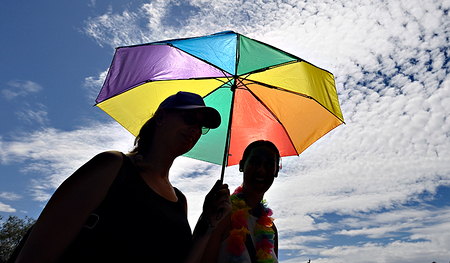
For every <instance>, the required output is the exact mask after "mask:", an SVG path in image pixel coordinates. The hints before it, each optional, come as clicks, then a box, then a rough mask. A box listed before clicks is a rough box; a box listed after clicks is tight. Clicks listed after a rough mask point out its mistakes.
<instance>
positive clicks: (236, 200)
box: [227, 186, 275, 263]
mask: <svg viewBox="0 0 450 263" xmlns="http://www.w3.org/2000/svg"><path fill="white" fill-rule="evenodd" d="M231 204H232V210H231V222H232V226H233V229H232V230H231V231H230V236H229V238H228V245H227V251H228V253H229V260H230V262H242V261H243V258H242V253H244V251H245V249H246V246H245V242H246V240H247V236H248V234H250V231H249V230H248V225H247V222H248V218H249V216H250V213H249V211H250V210H251V209H252V208H251V207H249V206H248V205H247V204H246V203H245V200H244V195H243V193H242V186H239V187H238V188H237V189H236V190H235V191H234V193H233V195H232V196H231ZM258 210H259V211H258ZM256 213H257V214H256V215H255V216H256V217H259V218H258V221H257V223H256V226H255V230H254V231H253V234H254V235H255V239H256V255H255V256H256V261H257V262H258V263H272V262H275V260H274V259H273V258H272V255H271V253H273V250H272V249H273V248H274V245H273V244H274V241H273V239H274V235H275V234H274V233H275V232H274V231H273V229H272V226H273V223H272V222H273V220H274V219H273V218H272V217H270V216H271V215H272V210H271V209H270V208H268V207H267V203H266V201H265V200H264V199H263V200H262V201H261V203H260V204H259V207H258V209H257V211H256Z"/></svg>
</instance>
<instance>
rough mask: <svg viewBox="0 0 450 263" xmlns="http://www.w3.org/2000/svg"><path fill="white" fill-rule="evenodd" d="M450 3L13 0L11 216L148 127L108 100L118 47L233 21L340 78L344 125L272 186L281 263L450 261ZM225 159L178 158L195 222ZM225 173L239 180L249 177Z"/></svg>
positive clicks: (3, 83)
mask: <svg viewBox="0 0 450 263" xmlns="http://www.w3.org/2000/svg"><path fill="white" fill-rule="evenodd" d="M449 9H450V1H448V0H441V1H431V0H422V1H418V0H403V1H400V0H399V1H369V0H361V1H344V0H341V1H327V0H325V1H323V0H316V1H298V0H297V1H289V0H286V1H270V0H267V1H264V0H251V1H230V0H215V1H205V0H192V1H170V0H156V1H143V0H142V1H130V2H129V3H127V4H124V3H123V1H112V0H110V1H101V2H100V1H98V2H97V1H95V0H91V1H86V0H80V1H42V0H37V1H25V0H18V1H1V2H0V36H1V39H2V41H1V43H2V48H1V49H0V118H1V119H0V120H1V121H0V123H1V125H0V215H1V216H3V217H4V218H5V217H6V218H7V217H8V216H9V215H17V216H19V217H21V218H23V217H25V215H27V216H31V217H33V218H37V217H38V216H39V213H40V212H41V210H42V208H43V206H44V205H45V204H46V201H47V200H48V198H49V197H50V196H51V194H52V193H53V192H54V190H55V188H56V187H57V186H58V185H59V184H60V183H61V182H62V181H63V180H64V179H65V178H67V177H68V176H69V175H70V174H71V173H72V172H73V171H74V170H75V169H77V168H78V167H79V166H80V165H82V164H83V163H84V162H86V161H87V160H89V159H90V158H91V157H92V156H94V155H95V154H97V153H99V152H101V151H104V150H111V149H116V150H121V151H124V152H127V151H128V150H130V149H131V147H132V143H133V137H132V136H131V135H130V134H129V133H128V132H127V131H125V129H123V128H122V127H121V126H120V125H118V124H116V123H115V122H114V121H113V120H112V119H111V118H110V117H109V116H107V115H106V114H105V113H104V112H102V111H101V110H100V109H98V108H97V107H93V105H94V100H95V97H96V94H97V93H98V91H99V90H100V88H101V85H102V82H103V80H104V78H105V74H106V71H107V70H108V67H109V65H110V63H111V60H112V57H113V54H114V48H115V47H117V46H123V45H131V44H140V43H146V42H152V41H157V40H164V39H172V38H181V37H192V36H200V35H205V34H212V33H215V32H221V31H225V30H233V31H235V32H238V33H241V34H243V35H246V36H248V37H250V38H254V39H257V40H259V41H262V42H265V43H268V44H271V45H273V46H276V47H278V48H280V49H283V50H285V51H287V52H289V53H292V54H295V55H297V56H299V57H301V58H303V59H305V60H307V61H309V62H311V63H313V64H315V65H316V66H319V67H322V68H325V69H327V70H328V71H330V72H332V73H333V74H334V77H335V80H336V88H337V91H338V95H339V100H340V103H341V108H342V112H343V114H344V119H345V121H346V124H345V125H341V126H339V127H337V128H336V129H335V130H333V131H332V132H330V133H329V134H327V135H326V136H324V137H323V138H322V139H320V140H319V141H317V142H316V143H315V144H313V145H312V146H311V147H310V148H308V149H307V150H306V151H305V152H303V153H302V154H301V155H300V156H299V157H286V158H284V159H283V169H282V170H281V172H280V176H279V178H277V179H276V181H275V183H274V185H273V186H272V188H271V189H270V190H269V192H268V193H267V195H266V199H267V200H268V202H269V205H270V206H271V208H273V210H274V217H275V218H276V220H275V223H276V224H277V227H278V229H279V232H280V233H279V234H280V247H279V248H280V261H281V262H307V261H308V259H311V261H312V262H317V263H318V262H332V263H337V262H405V263H406V262H408V263H409V262H432V261H436V262H449V261H450V138H449V136H450V74H449V73H450V72H449V71H450V70H449V64H450V63H449V56H450V54H449V52H450V49H449V45H448V43H449V41H450V39H449V38H450V31H449V29H450V18H449ZM219 176H220V167H219V166H217V165H212V164H208V163H204V162H201V161H196V160H192V159H188V158H183V157H181V158H179V159H177V160H176V162H175V164H174V166H173V168H172V172H171V180H172V182H173V184H174V185H175V186H177V187H178V188H180V189H181V190H182V191H183V192H184V193H185V194H186V195H187V198H188V202H189V207H190V209H189V220H190V222H191V223H192V224H194V223H195V221H196V219H197V217H198V215H199V211H200V208H201V203H202V200H203V196H204V195H205V193H206V192H207V190H208V189H209V188H210V187H211V186H212V185H213V183H214V181H215V180H216V179H217V178H218V177H219ZM241 179H242V178H241V175H240V174H239V172H238V171H237V168H236V167H229V168H227V170H226V174H225V181H226V182H227V183H228V184H229V185H230V188H233V189H234V188H235V187H236V186H237V185H239V184H240V181H241Z"/></svg>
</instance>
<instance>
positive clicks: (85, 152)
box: [0, 123, 133, 201]
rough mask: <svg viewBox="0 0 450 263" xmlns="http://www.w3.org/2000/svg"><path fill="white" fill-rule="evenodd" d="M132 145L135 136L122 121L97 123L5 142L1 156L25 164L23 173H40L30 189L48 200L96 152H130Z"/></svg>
mask: <svg viewBox="0 0 450 263" xmlns="http://www.w3.org/2000/svg"><path fill="white" fill-rule="evenodd" d="M127 142H128V144H127ZM132 146H133V136H132V135H131V134H129V133H128V132H127V131H125V129H123V128H122V127H121V126H120V125H119V124H116V123H110V124H100V123H93V124H92V126H91V127H82V128H80V129H78V130H74V131H60V130H56V129H52V128H45V129H43V130H41V131H36V132H33V133H27V134H22V135H20V136H17V137H16V138H14V140H12V141H8V142H6V141H2V142H1V144H0V158H1V161H2V163H3V164H5V165H7V164H10V163H23V164H24V166H23V168H22V169H21V171H22V172H23V173H27V174H33V175H37V176H35V177H34V178H33V177H32V178H33V179H32V183H33V186H32V187H31V189H29V190H30V191H31V192H33V196H34V198H35V200H38V201H47V199H48V198H49V197H50V195H51V194H52V193H53V191H54V190H55V189H56V187H58V186H59V185H60V184H61V182H62V181H63V180H65V179H66V178H67V177H68V176H69V175H70V174H72V173H73V172H74V171H75V170H76V169H77V168H79V167H80V166H81V165H82V164H83V163H85V162H86V161H88V160H89V159H90V158H92V157H93V156H94V155H96V154H98V153H100V152H101V151H106V150H121V151H124V152H128V151H129V150H131V148H132Z"/></svg>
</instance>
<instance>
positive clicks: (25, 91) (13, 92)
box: [2, 80, 42, 100]
mask: <svg viewBox="0 0 450 263" xmlns="http://www.w3.org/2000/svg"><path fill="white" fill-rule="evenodd" d="M7 85H8V86H9V87H10V88H8V89H3V90H2V93H3V96H4V97H5V98H6V99H7V100H11V99H14V98H15V97H18V96H21V97H24V96H28V95H29V94H30V93H37V92H40V91H41V90H42V86H41V85H39V84H37V83H34V82H32V81H29V80H12V81H9V82H8V83H7Z"/></svg>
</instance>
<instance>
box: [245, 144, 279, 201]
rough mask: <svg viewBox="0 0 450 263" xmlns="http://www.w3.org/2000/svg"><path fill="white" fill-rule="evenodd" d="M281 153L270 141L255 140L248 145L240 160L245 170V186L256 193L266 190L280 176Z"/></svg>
mask: <svg viewBox="0 0 450 263" xmlns="http://www.w3.org/2000/svg"><path fill="white" fill-rule="evenodd" d="M279 163H280V153H279V151H278V149H277V147H276V146H275V145H274V144H273V143H272V142H269V141H255V142H253V143H251V144H250V145H248V146H247V148H246V149H245V151H244V154H243V156H242V160H241V161H240V162H239V170H240V171H242V172H244V183H243V187H244V189H246V191H251V192H254V193H260V194H261V193H264V192H266V191H267V190H268V189H269V188H270V186H271V185H272V183H273V180H274V178H275V177H277V176H278V171H279Z"/></svg>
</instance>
